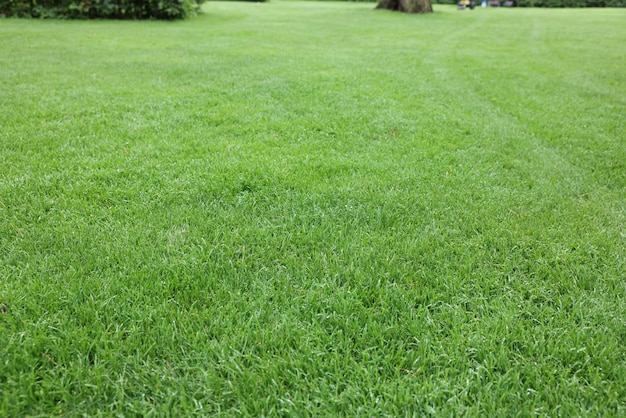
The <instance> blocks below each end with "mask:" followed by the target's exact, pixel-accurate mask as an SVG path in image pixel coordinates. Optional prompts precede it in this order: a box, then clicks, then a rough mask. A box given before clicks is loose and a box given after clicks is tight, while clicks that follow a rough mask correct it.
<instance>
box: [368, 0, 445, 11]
mask: <svg viewBox="0 0 626 418" xmlns="http://www.w3.org/2000/svg"><path fill="white" fill-rule="evenodd" d="M376 8H377V9H388V10H396V11H398V12H405V13H430V12H432V11H433V6H432V4H431V3H430V0H380V2H379V3H378V5H377V6H376Z"/></svg>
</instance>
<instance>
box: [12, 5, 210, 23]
mask: <svg viewBox="0 0 626 418" xmlns="http://www.w3.org/2000/svg"><path fill="white" fill-rule="evenodd" d="M203 1H204V0H0V15H3V16H7V17H8V16H17V17H34V18H61V19H166V20H173V19H184V18H186V17H188V16H191V15H194V14H196V13H197V12H198V10H199V8H200V5H201V4H202V2H203Z"/></svg>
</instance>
